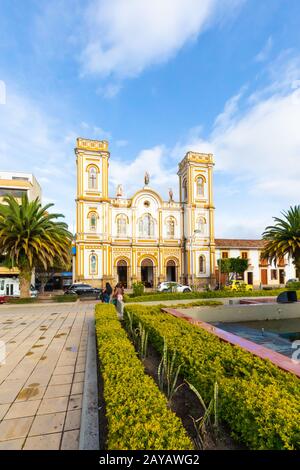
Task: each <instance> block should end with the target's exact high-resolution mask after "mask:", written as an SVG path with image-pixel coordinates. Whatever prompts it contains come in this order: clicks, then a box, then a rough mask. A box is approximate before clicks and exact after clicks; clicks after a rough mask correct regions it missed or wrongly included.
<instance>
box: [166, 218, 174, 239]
mask: <svg viewBox="0 0 300 470" xmlns="http://www.w3.org/2000/svg"><path fill="white" fill-rule="evenodd" d="M167 236H168V237H170V238H173V237H174V236H175V219H174V217H170V218H169V219H168V220H167Z"/></svg>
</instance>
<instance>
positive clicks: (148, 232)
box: [139, 214, 154, 237]
mask: <svg viewBox="0 0 300 470" xmlns="http://www.w3.org/2000/svg"><path fill="white" fill-rule="evenodd" d="M139 234H140V237H153V236H154V221H153V217H152V216H151V214H145V215H144V216H143V217H141V218H140V220H139Z"/></svg>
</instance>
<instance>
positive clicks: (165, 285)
mask: <svg viewBox="0 0 300 470" xmlns="http://www.w3.org/2000/svg"><path fill="white" fill-rule="evenodd" d="M157 292H192V289H191V288H190V286H184V285H182V284H179V283H178V282H160V283H159V284H158V286H157Z"/></svg>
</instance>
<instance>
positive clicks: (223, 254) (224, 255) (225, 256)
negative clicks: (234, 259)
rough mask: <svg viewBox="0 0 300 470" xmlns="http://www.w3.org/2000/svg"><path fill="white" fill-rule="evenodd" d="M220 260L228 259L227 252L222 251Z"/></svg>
mask: <svg viewBox="0 0 300 470" xmlns="http://www.w3.org/2000/svg"><path fill="white" fill-rule="evenodd" d="M222 258H223V259H227V258H229V254H228V251H222Z"/></svg>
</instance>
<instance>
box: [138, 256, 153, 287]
mask: <svg viewBox="0 0 300 470" xmlns="http://www.w3.org/2000/svg"><path fill="white" fill-rule="evenodd" d="M141 281H142V283H143V284H144V286H145V287H153V283H154V269H153V261H152V260H151V259H148V258H147V259H144V260H143V261H142V264H141Z"/></svg>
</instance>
